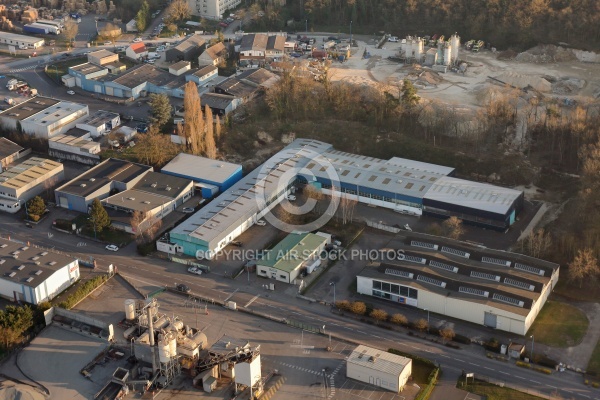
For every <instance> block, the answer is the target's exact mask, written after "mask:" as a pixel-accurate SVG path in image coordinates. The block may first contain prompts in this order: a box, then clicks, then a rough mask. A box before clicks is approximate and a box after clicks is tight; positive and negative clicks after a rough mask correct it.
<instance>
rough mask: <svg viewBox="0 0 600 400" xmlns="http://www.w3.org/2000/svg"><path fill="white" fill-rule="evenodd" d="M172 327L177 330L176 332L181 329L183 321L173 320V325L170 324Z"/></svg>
mask: <svg viewBox="0 0 600 400" xmlns="http://www.w3.org/2000/svg"><path fill="white" fill-rule="evenodd" d="M172 328H173V329H172V330H175V331H178V332H179V331H181V330H182V329H183V322H181V321H175V322H174V323H173V325H172Z"/></svg>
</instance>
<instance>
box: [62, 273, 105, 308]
mask: <svg viewBox="0 0 600 400" xmlns="http://www.w3.org/2000/svg"><path fill="white" fill-rule="evenodd" d="M107 279H108V276H107V275H100V276H97V277H95V278H92V279H90V280H89V281H87V282H85V283H83V284H82V285H81V286H80V287H79V288H77V290H75V292H74V293H71V294H70V295H69V297H67V299H66V300H65V301H61V302H60V303H59V304H58V306H59V307H61V308H65V309H67V310H69V309H71V308H72V307H73V306H75V304H77V303H79V301H81V300H82V299H83V298H85V297H86V296H87V295H88V294H90V293H91V292H92V291H93V290H94V289H96V288H97V287H98V286H100V285H102V284H103V283H104V282H106V280H107Z"/></svg>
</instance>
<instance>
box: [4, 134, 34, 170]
mask: <svg viewBox="0 0 600 400" xmlns="http://www.w3.org/2000/svg"><path fill="white" fill-rule="evenodd" d="M24 150H25V149H24V148H23V147H21V146H19V145H18V144H16V143H15V142H13V141H11V140H8V139H7V138H5V137H0V172H2V171H4V170H5V169H6V167H8V165H9V164H11V163H13V162H15V161H17V160H18V159H19V158H21V157H23V156H24V155H26V154H28V153H29V152H30V151H31V150H29V151H24Z"/></svg>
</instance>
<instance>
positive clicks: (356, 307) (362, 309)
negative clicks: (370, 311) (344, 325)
mask: <svg viewBox="0 0 600 400" xmlns="http://www.w3.org/2000/svg"><path fill="white" fill-rule="evenodd" d="M350 311H352V312H353V313H354V314H357V315H365V313H366V312H367V306H366V305H365V303H363V302H362V301H354V302H352V305H351V306H350Z"/></svg>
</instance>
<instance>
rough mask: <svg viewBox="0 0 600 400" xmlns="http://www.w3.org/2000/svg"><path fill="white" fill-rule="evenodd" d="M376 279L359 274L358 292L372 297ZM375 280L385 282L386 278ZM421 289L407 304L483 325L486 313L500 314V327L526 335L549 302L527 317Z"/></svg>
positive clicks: (498, 325) (497, 315)
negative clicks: (538, 314)
mask: <svg viewBox="0 0 600 400" xmlns="http://www.w3.org/2000/svg"><path fill="white" fill-rule="evenodd" d="M373 280H374V279H372V278H365V277H360V276H359V277H357V285H356V286H357V292H358V293H360V294H366V295H369V296H372V295H373ZM375 280H379V281H385V277H382V278H381V279H375ZM405 286H408V285H405ZM417 290H418V291H419V293H418V296H417V297H418V299H417V300H414V299H406V304H408V305H412V306H415V307H418V308H420V309H422V310H425V309H427V310H429V311H431V312H433V313H437V314H441V315H447V316H449V317H452V318H457V319H461V320H463V321H468V322H473V323H475V324H479V325H483V321H484V316H485V313H486V312H488V313H492V314H494V315H496V317H497V326H496V328H497V329H500V330H503V331H507V332H512V333H517V334H519V335H525V334H526V333H527V330H528V329H529V327H530V326H531V323H533V320H534V319H535V317H534V315H537V313H538V312H539V311H538V310H537V308H538V307H539V308H540V309H541V307H542V306H543V304H544V302H545V299H544V300H543V301H541V299H540V300H538V301H537V303H536V305H535V307H534V308H532V310H531V311H530V312H529V314H528V315H527V316H523V315H519V314H515V313H512V312H510V311H506V310H503V309H500V308H497V307H494V306H492V305H489V304H482V303H476V302H471V301H468V300H464V299H458V298H454V297H451V296H445V295H440V294H437V293H433V292H429V291H427V290H423V289H417ZM546 297H547V295H546ZM526 321H527V323H526Z"/></svg>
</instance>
